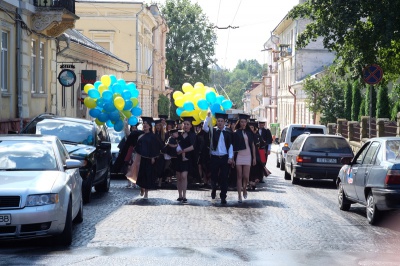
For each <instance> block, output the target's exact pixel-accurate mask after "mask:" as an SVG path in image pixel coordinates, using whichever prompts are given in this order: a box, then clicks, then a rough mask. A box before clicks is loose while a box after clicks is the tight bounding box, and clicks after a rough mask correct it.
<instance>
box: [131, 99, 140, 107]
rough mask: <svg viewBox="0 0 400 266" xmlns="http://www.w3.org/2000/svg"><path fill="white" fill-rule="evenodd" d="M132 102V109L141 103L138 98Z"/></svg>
mask: <svg viewBox="0 0 400 266" xmlns="http://www.w3.org/2000/svg"><path fill="white" fill-rule="evenodd" d="M131 102H132V104H133V105H132V107H136V106H137V105H138V103H139V101H138V99H137V98H131Z"/></svg>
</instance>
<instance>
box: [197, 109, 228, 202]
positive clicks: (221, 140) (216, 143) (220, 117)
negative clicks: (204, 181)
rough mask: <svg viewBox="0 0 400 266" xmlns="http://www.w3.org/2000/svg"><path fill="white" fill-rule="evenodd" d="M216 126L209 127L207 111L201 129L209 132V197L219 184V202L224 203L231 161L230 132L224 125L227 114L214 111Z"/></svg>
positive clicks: (213, 197)
mask: <svg viewBox="0 0 400 266" xmlns="http://www.w3.org/2000/svg"><path fill="white" fill-rule="evenodd" d="M215 118H216V119H217V126H216V127H211V126H210V125H211V113H210V112H208V115H207V117H206V120H205V121H204V125H203V130H204V131H205V132H210V133H211V135H210V153H211V156H210V170H211V189H212V191H211V198H212V199H215V197H216V190H217V184H218V185H219V187H220V189H221V192H220V199H221V204H226V203H227V202H226V197H227V191H228V177H229V168H230V167H231V165H232V164H233V163H234V161H233V146H232V140H233V136H232V132H231V131H230V130H228V129H227V128H226V127H225V123H226V120H227V119H228V115H227V114H223V113H215Z"/></svg>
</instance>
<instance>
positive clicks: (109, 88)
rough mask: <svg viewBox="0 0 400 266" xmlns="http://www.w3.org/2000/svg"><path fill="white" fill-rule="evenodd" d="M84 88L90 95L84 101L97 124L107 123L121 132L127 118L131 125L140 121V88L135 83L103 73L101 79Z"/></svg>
mask: <svg viewBox="0 0 400 266" xmlns="http://www.w3.org/2000/svg"><path fill="white" fill-rule="evenodd" d="M83 90H84V91H85V92H86V93H87V95H88V96H87V97H86V98H85V100H84V102H83V103H84V104H85V106H86V107H88V108H89V109H90V110H89V115H90V116H91V117H93V118H96V120H95V122H96V124H98V125H103V124H107V126H108V127H113V128H114V130H115V131H118V132H119V131H122V130H123V128H124V120H125V119H127V121H128V124H129V125H136V124H137V123H138V116H140V115H141V114H142V109H140V107H139V101H138V96H139V90H138V89H137V88H136V84H135V83H132V82H129V83H126V82H125V80H124V79H118V80H117V78H116V77H115V76H114V75H103V76H102V77H101V79H100V81H96V82H95V83H94V84H86V85H85V86H84V88H83Z"/></svg>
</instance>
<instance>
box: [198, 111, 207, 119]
mask: <svg viewBox="0 0 400 266" xmlns="http://www.w3.org/2000/svg"><path fill="white" fill-rule="evenodd" d="M207 112H208V111H207V110H201V111H200V112H199V118H200V119H201V120H206V117H207Z"/></svg>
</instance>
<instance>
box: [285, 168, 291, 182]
mask: <svg viewBox="0 0 400 266" xmlns="http://www.w3.org/2000/svg"><path fill="white" fill-rule="evenodd" d="M285 180H290V174H289V173H288V172H286V170H285Z"/></svg>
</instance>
